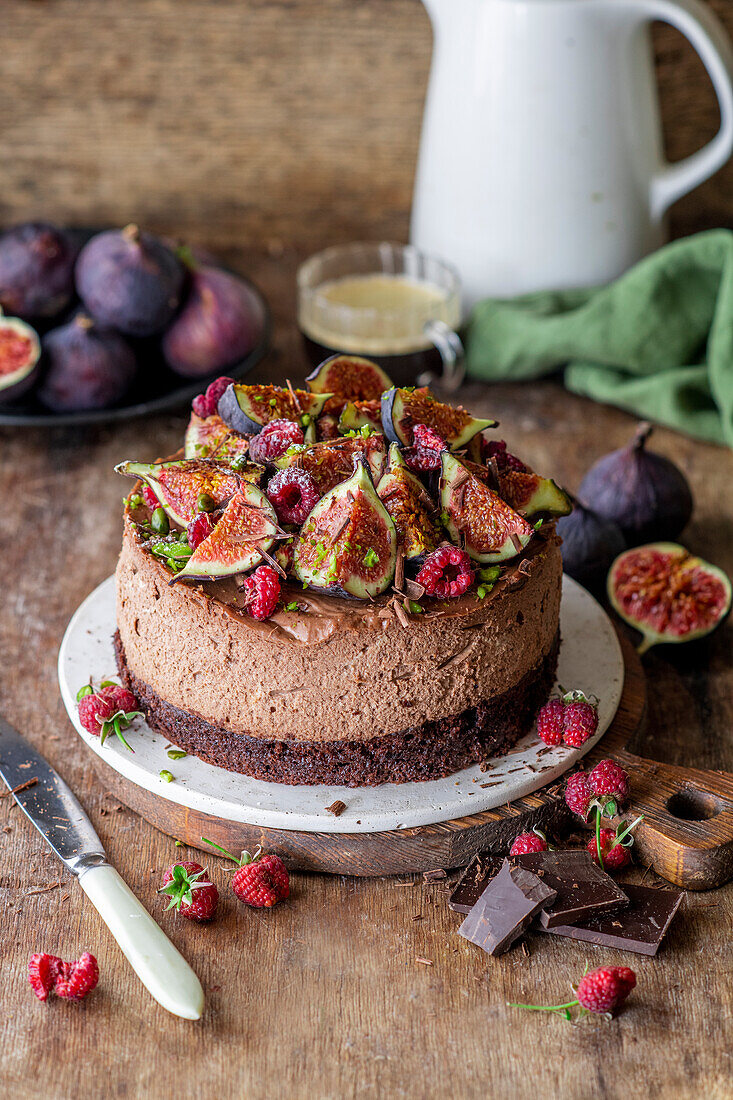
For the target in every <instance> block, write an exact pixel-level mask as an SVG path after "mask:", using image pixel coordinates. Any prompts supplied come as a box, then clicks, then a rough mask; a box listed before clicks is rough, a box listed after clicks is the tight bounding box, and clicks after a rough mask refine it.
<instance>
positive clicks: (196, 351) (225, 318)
mask: <svg viewBox="0 0 733 1100" xmlns="http://www.w3.org/2000/svg"><path fill="white" fill-rule="evenodd" d="M264 320H265V319H264V314H263V310H262V303H261V302H260V299H259V298H258V297H257V295H256V294H255V292H254V291H253V290H252V288H251V287H250V286H249V284H248V283H246V282H245V281H244V280H243V279H238V278H237V276H236V275H230V274H229V272H227V271H222V270H221V269H220V268H217V267H209V266H204V267H198V268H194V270H193V271H192V273H191V285H190V290H189V293H188V297H187V299H186V301H185V302H184V305H183V308H182V310H181V312H180V313H179V314H178V316H177V317H176V319H175V320H174V321H173V324H172V325H171V326H170V328H169V329H168V330H167V332H166V333H165V335H164V336H163V344H162V347H163V355H164V357H165V360H166V362H167V363H168V366H169V367H170V368H171V370H173V371H175V372H176V374H182V375H184V377H186V378H203V377H205V376H206V375H208V374H212V373H213V372H214V371H220V370H225V369H226V368H227V367H230V366H232V365H233V364H234V363H237V362H239V361H240V360H241V359H244V357H245V356H246V355H248V354H249V352H250V351H252V348H254V347H255V345H256V344H257V343H258V341H259V339H260V337H261V336H262V330H263V327H264Z"/></svg>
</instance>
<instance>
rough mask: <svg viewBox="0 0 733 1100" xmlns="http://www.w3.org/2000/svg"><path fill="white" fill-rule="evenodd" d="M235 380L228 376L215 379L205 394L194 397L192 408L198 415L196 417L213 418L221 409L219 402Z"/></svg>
mask: <svg viewBox="0 0 733 1100" xmlns="http://www.w3.org/2000/svg"><path fill="white" fill-rule="evenodd" d="M233 381H234V379H233V378H227V377H226V375H222V376H221V378H215V379H214V381H213V382H211V383H210V384H209V385H208V386H207V387H206V392H205V393H200V394H199V395H198V397H194V399H193V401H192V403H191V408H192V409H193V411H194V412H195V413H196V416H201V417H207V416H213V415H214V413H215V412H216V411H217V408H218V407H219V401H220V399H221V397H222V395H223V393H224V390H225V389H227V387H228V386H231V384H232V382H233Z"/></svg>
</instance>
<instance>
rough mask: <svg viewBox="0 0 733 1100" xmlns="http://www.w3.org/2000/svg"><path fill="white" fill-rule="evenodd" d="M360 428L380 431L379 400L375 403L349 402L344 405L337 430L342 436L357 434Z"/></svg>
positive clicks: (380, 413)
mask: <svg viewBox="0 0 733 1100" xmlns="http://www.w3.org/2000/svg"><path fill="white" fill-rule="evenodd" d="M360 428H375V429H376V431H378V432H381V430H382V407H381V402H380V400H379V398H377V399H376V400H375V401H349V403H348V404H347V405H344V407H343V409H342V411H341V416H340V417H339V420H338V430H339V431H340V432H341V434H342V435H346V433H347V432H358V431H359V429H360Z"/></svg>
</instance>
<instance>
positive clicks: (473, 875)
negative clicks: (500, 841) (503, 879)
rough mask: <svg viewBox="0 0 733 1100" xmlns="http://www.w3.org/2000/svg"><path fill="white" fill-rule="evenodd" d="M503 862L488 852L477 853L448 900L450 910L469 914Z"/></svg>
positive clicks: (499, 857)
mask: <svg viewBox="0 0 733 1100" xmlns="http://www.w3.org/2000/svg"><path fill="white" fill-rule="evenodd" d="M503 862H504V857H503V856H495V855H492V854H491V853H490V852H479V854H478V855H476V856H474V857H473V859H472V860H471V862H470V863H469V865H468V867H467V868H466V870H465V871H464V872H463V876H462V878H460V879H459V880H458V882H457V883H456V887H455V889H454V890H453V893H452V894H451V896H450V897H449V898H448V904H449V905H450V907H451V909H454V910H455V911H456V913H470V912H471V910H472V909H473V907H474V905H475V904H476V902H477V901H478V899H479V898H480V897H481V895H482V894H483V892H484V889H485V888H486V886H487V884H488V883H489V881H490V880H491V879H492V878H493V877H494V876H495V875H497V874H498V873H499V871H500V869H501V865H502V863H503Z"/></svg>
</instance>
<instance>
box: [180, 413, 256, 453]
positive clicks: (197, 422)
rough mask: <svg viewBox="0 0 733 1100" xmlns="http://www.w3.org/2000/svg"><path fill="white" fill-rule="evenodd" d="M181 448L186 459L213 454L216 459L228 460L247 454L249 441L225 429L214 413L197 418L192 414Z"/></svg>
mask: <svg viewBox="0 0 733 1100" xmlns="http://www.w3.org/2000/svg"><path fill="white" fill-rule="evenodd" d="M183 446H184V454H185V456H186V458H207V457H208V456H209V455H211V454H212V453H213V454H215V455H216V457H217V458H220V459H225V458H226V459H230V458H234V457H235V456H236V455H246V454H247V452H248V450H249V439H248V438H247V436H246V435H240V434H239V432H235V431H233V430H232V428H229V427H227V425H226V424H225V423H224V421H223V420H222V418H221V417H220V416H218V415H217V414H216V413H214V415H213V416H197V415H196V413H195V412H192V413H191V419H190V420H189V422H188V427H187V428H186V435H185V439H184V444H183Z"/></svg>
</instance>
